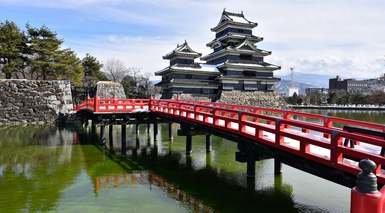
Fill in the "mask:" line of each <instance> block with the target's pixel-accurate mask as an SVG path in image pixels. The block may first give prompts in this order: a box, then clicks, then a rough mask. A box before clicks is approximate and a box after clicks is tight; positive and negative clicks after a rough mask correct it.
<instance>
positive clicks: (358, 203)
mask: <svg viewBox="0 0 385 213" xmlns="http://www.w3.org/2000/svg"><path fill="white" fill-rule="evenodd" d="M359 167H360V168H361V170H362V171H361V172H360V173H359V174H358V175H357V186H356V187H354V188H353V189H352V190H351V201H350V212H351V213H369V212H370V213H384V211H383V210H384V204H385V202H384V200H385V196H384V188H382V189H381V192H380V191H378V189H377V177H376V175H375V174H373V171H374V169H375V168H376V164H375V163H374V162H373V161H371V160H369V159H366V160H361V161H360V163H359Z"/></svg>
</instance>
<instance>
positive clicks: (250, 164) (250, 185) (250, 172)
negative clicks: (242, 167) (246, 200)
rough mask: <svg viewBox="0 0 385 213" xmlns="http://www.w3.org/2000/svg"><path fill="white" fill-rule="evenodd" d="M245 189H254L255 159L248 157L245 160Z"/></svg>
mask: <svg viewBox="0 0 385 213" xmlns="http://www.w3.org/2000/svg"><path fill="white" fill-rule="evenodd" d="M246 164H247V166H246V167H247V172H246V174H247V180H246V181H247V182H246V183H247V189H248V191H254V190H255V160H254V159H250V158H249V159H248V160H247V162H246Z"/></svg>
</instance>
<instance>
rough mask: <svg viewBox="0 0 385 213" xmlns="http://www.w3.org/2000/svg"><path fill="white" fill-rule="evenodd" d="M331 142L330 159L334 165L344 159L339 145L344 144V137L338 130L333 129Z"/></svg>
mask: <svg viewBox="0 0 385 213" xmlns="http://www.w3.org/2000/svg"><path fill="white" fill-rule="evenodd" d="M330 144H331V150H330V160H331V162H332V164H333V165H337V164H338V163H340V162H342V160H343V156H342V153H340V152H339V151H338V148H339V146H340V145H341V144H342V138H341V137H340V136H339V132H338V131H336V130H333V132H332V136H331V140H330Z"/></svg>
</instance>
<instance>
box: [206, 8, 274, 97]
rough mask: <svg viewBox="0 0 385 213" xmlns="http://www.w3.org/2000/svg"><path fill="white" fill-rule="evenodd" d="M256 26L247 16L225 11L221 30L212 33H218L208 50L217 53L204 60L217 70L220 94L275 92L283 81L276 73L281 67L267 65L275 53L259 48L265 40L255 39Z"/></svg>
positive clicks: (214, 29) (219, 28) (221, 20)
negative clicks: (230, 91)
mask: <svg viewBox="0 0 385 213" xmlns="http://www.w3.org/2000/svg"><path fill="white" fill-rule="evenodd" d="M256 26H257V23H255V22H252V21H249V20H247V19H246V18H245V16H244V14H243V12H242V13H232V12H227V11H226V10H224V11H223V13H222V16H221V19H220V21H219V23H218V24H217V26H215V27H213V28H212V29H211V31H213V32H215V33H216V34H215V39H214V40H213V41H211V42H209V43H208V44H207V46H208V47H210V48H212V49H213V50H214V51H213V52H212V53H211V54H209V55H206V56H204V57H202V58H201V59H202V60H205V61H207V64H212V65H216V66H217V68H218V70H219V71H220V76H219V77H218V82H219V84H220V86H219V89H220V90H241V91H272V89H273V85H274V83H275V82H277V81H279V79H278V78H275V77H274V75H273V71H275V70H278V69H280V67H279V66H276V65H273V64H269V63H267V62H265V61H264V57H265V56H268V55H270V54H271V52H270V51H266V50H261V49H258V48H257V47H256V45H255V44H256V43H258V42H260V41H262V40H263V38H261V37H258V36H255V35H253V33H252V29H253V28H255V27H256Z"/></svg>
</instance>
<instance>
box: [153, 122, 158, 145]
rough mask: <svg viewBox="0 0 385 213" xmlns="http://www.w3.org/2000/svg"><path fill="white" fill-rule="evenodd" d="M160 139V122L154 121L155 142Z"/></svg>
mask: <svg viewBox="0 0 385 213" xmlns="http://www.w3.org/2000/svg"><path fill="white" fill-rule="evenodd" d="M157 137H158V122H157V121H154V141H157V140H158V139H157Z"/></svg>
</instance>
